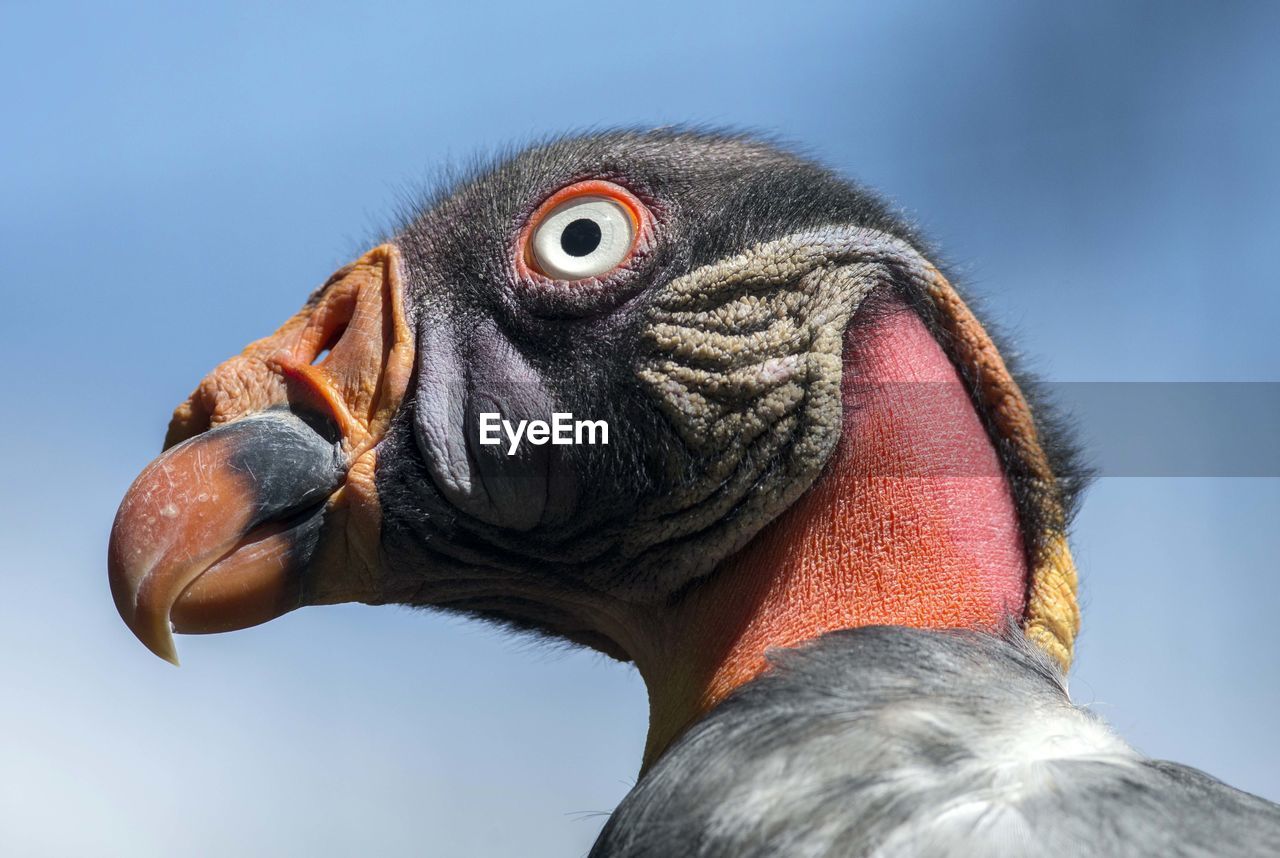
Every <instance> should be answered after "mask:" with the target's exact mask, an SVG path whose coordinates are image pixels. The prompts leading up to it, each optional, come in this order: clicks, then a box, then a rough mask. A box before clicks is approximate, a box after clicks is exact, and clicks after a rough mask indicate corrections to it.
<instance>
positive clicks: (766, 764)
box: [107, 128, 1280, 858]
mask: <svg viewBox="0 0 1280 858" xmlns="http://www.w3.org/2000/svg"><path fill="white" fill-rule="evenodd" d="M397 223H398V225H397V226H396V227H395V228H394V229H392V230H390V231H389V232H388V234H387V235H385V236H383V237H382V239H381V240H380V241H379V242H378V243H376V246H374V247H373V248H372V249H370V250H369V251H368V252H366V253H364V254H363V255H362V256H360V257H359V258H357V259H356V260H354V261H353V262H351V263H350V264H348V265H346V266H345V267H343V268H341V269H339V270H338V271H337V272H335V273H334V274H333V275H332V276H331V277H330V278H329V279H328V280H327V281H326V282H325V283H324V284H322V285H321V286H320V287H319V288H318V289H316V290H315V291H314V292H312V293H311V295H310V297H309V298H308V299H307V300H306V303H305V305H304V306H303V308H302V309H301V310H300V311H299V312H298V313H297V314H296V315H294V316H293V317H291V318H290V319H288V320H286V321H285V323H284V324H283V325H282V326H281V327H280V328H279V329H278V330H277V331H276V332H275V333H274V334H271V335H270V336H267V337H265V338H263V339H261V340H258V341H256V342H254V343H252V344H250V345H249V346H248V347H246V348H245V349H244V350H243V351H242V352H241V353H240V354H238V355H236V356H234V357H232V358H230V359H229V360H227V361H225V362H224V363H222V364H220V365H218V366H217V367H216V368H214V370H213V371H212V372H211V373H210V374H209V375H208V376H206V377H205V378H204V379H203V380H202V381H200V383H199V385H198V386H197V387H196V389H195V391H194V392H193V393H192V394H191V396H190V397H189V398H188V399H187V400H186V401H185V402H183V403H182V404H181V405H180V406H179V407H178V408H177V410H176V411H175V412H174V414H173V417H172V419H171V421H170V424H169V430H168V434H167V436H166V439H165V448H164V451H163V452H162V454H161V455H160V457H159V458H158V459H156V460H155V461H154V462H152V463H151V464H149V465H147V466H146V467H145V468H144V469H143V470H142V472H141V473H140V475H139V476H138V478H137V479H136V480H135V482H134V483H133V485H132V486H131V487H130V488H129V490H128V491H127V493H126V495H125V497H124V499H123V501H122V502H121V505H120V508H119V511H118V513H117V515H116V519H115V522H114V525H113V528H112V533H111V539H110V544H109V546H108V558H107V566H108V579H109V583H110V587H111V591H112V595H113V598H114V601H115V604H116V607H117V610H118V611H119V613H120V615H121V617H122V618H123V620H124V621H125V623H126V624H127V626H128V627H129V628H130V629H131V630H132V631H133V633H134V634H135V635H136V636H137V637H138V638H139V639H140V640H141V641H142V643H143V644H145V645H146V646H147V647H148V648H149V649H150V650H152V651H153V652H154V653H156V654H157V655H159V656H161V657H162V658H165V659H166V660H169V661H172V662H174V663H175V664H176V663H177V653H176V648H175V644H174V639H173V632H175V631H176V632H179V633H191V634H197V633H212V632H224V631H231V630H235V629H240V628H245V627H248V626H251V625H255V624H258V623H262V622H266V621H269V620H271V619H273V618H275V617H278V616H280V615H281V614H284V613H286V612H288V611H291V610H294V609H296V608H299V607H303V606H312V605H323V604H333V603H338V602H352V601H356V602H364V603H368V604H400V605H409V606H416V607H429V608H433V609H441V610H446V611H452V612H455V613H460V614H465V615H470V616H473V617H478V618H482V619H484V620H487V621H490V622H494V623H497V624H500V625H502V626H505V627H507V628H510V629H513V630H516V631H518V632H520V633H525V634H532V635H537V636H542V637H546V638H550V639H554V640H558V641H567V642H570V643H572V644H576V645H580V646H583V647H588V648H590V649H593V650H596V651H598V652H601V653H604V654H606V655H608V656H611V657H613V658H616V659H618V660H621V661H627V662H631V663H633V664H634V665H635V667H636V669H637V670H638V671H639V673H640V675H641V676H642V677H643V679H644V681H645V683H646V686H647V688H648V691H649V699H650V724H649V733H648V737H647V740H646V744H645V749H644V755H643V759H642V760H641V763H640V776H639V779H638V781H637V783H636V785H635V787H634V788H633V789H632V790H631V791H630V793H629V794H628V795H627V796H626V797H625V798H624V799H623V800H622V801H621V803H620V804H619V806H618V807H617V808H616V810H615V811H614V812H613V813H612V814H611V815H610V817H609V818H608V820H607V822H606V823H605V824H604V827H603V829H602V831H601V834H600V836H599V839H598V840H597V841H596V844H595V846H594V848H593V849H592V851H591V855H592V856H594V858H616V856H668V855H690V856H704V857H705V858H712V856H792V855H795V856H801V855H803V856H862V855H877V856H896V855H904V856H905V855H911V856H942V855H984V856H985V855H1028V854H1063V855H1074V854H1087V855H1126V856H1127V855H1134V856H1147V855H1151V856H1155V855H1159V856H1202V855H1203V856H1207V855H1217V856H1224V855H1225V856H1236V855H1263V854H1280V806H1277V805H1275V804H1272V803H1270V802H1267V801H1265V800H1263V799H1261V798H1258V797H1255V796H1253V795H1250V794H1248V793H1245V792H1242V791H1240V790H1236V789H1234V788H1232V787H1230V786H1228V785H1226V784H1224V783H1222V782H1221V781H1219V780H1217V779H1215V778H1213V777H1211V776H1209V775H1207V774H1204V773H1202V772H1200V771H1198V770H1195V769H1193V768H1190V767H1187V766H1183V765H1179V764H1176V763H1171V762H1165V761H1159V760H1153V759H1149V758H1147V757H1145V756H1143V755H1142V754H1140V753H1139V752H1138V751H1136V750H1135V749H1134V748H1132V747H1131V746H1130V745H1129V744H1127V743H1126V742H1124V741H1123V740H1122V739H1121V738H1120V737H1119V736H1118V735H1117V734H1116V733H1115V732H1114V731H1113V730H1112V729H1111V728H1110V727H1108V726H1107V725H1106V724H1105V723H1104V722H1103V721H1101V720H1100V719H1099V718H1098V717H1097V716H1096V715H1095V714H1093V713H1092V712H1091V711H1089V710H1088V709H1086V708H1084V707H1082V706H1078V705H1076V704H1075V703H1073V702H1072V700H1071V698H1070V695H1069V693H1068V685H1067V680H1066V675H1067V670H1068V668H1069V667H1070V664H1071V659H1072V655H1073V648H1074V643H1075V638H1076V635H1077V633H1078V630H1079V622H1080V614H1079V606H1078V600H1077V586H1078V584H1077V573H1076V570H1075V567H1074V564H1073V561H1072V559H1071V552H1070V548H1069V544H1068V537H1067V534H1068V529H1069V526H1070V522H1071V519H1072V516H1073V514H1074V511H1075V509H1076V507H1077V506H1078V503H1079V500H1080V498H1081V495H1082V492H1083V490H1084V488H1085V486H1086V484H1087V482H1088V477H1089V474H1088V468H1087V467H1086V466H1085V465H1084V464H1082V463H1083V458H1082V456H1081V454H1080V452H1079V450H1078V446H1077V445H1076V443H1075V442H1074V441H1073V439H1072V433H1071V431H1070V427H1069V426H1068V424H1067V423H1066V421H1064V420H1063V419H1062V417H1061V416H1060V415H1059V414H1058V413H1057V412H1056V411H1055V410H1054V408H1053V406H1052V403H1051V402H1049V401H1048V398H1047V397H1046V396H1044V395H1043V392H1042V391H1041V389H1040V388H1039V387H1038V386H1037V385H1036V384H1035V383H1034V381H1033V380H1032V379H1030V377H1029V376H1026V375H1025V374H1024V373H1022V372H1021V370H1020V369H1018V364H1017V361H1016V360H1014V358H1015V357H1016V355H1015V353H1014V352H1013V351H1012V349H1010V348H1007V347H1005V346H1004V344H1003V339H1002V338H1001V337H1000V336H999V335H998V333H993V331H992V330H991V329H990V328H989V326H987V325H984V324H983V323H982V322H981V321H980V320H979V317H978V316H977V315H976V314H975V313H974V311H973V309H972V308H971V307H970V305H969V303H967V302H966V301H965V300H964V299H963V298H962V297H961V294H960V292H959V291H958V290H957V289H956V287H955V286H954V285H953V278H951V277H949V276H948V275H947V274H946V273H945V269H944V268H943V267H940V263H938V262H937V260H938V255H937V253H936V252H935V251H934V250H933V248H932V247H931V246H930V245H929V244H928V242H927V241H926V240H925V239H924V237H923V236H922V235H920V234H919V232H918V230H917V229H916V228H915V227H914V226H913V225H912V224H911V223H910V222H908V220H907V219H905V218H904V217H902V216H901V215H899V214H898V213H896V212H895V211H894V210H893V208H891V207H890V205H889V204H887V203H886V202H884V201H883V200H882V199H881V198H880V197H879V196H877V195H876V194H875V193H873V192H872V191H870V190H868V189H866V188H864V187H862V186H861V185H859V184H857V183H855V182H852V181H850V180H848V179H846V178H845V177H843V176H841V175H840V174H838V173H836V172H835V171H833V170H831V169H829V168H827V167H825V166H823V165H822V164H820V163H819V162H818V161H817V160H815V159H813V158H811V157H808V156H807V155H805V154H803V153H801V152H798V151H796V150H795V149H793V148H790V147H788V146H785V145H781V144H779V143H777V142H776V141H773V140H770V139H766V138H762V137H757V136H753V135H750V134H742V133H723V132H715V131H707V130H701V129H688V128H663V129H657V130H627V129H624V130H619V131H606V132H598V133H591V134H586V135H580V136H566V137H559V138H551V139H548V140H545V141H542V142H540V143H536V144H534V145H532V146H529V147H527V148H525V149H523V150H520V151H516V152H510V153H507V154H506V155H504V156H502V157H500V158H498V159H496V160H495V161H492V162H489V163H486V164H483V165H478V166H476V167H475V168H473V169H472V170H470V171H468V172H466V173H464V174H463V175H461V176H459V177H457V178H456V179H455V180H454V181H453V182H452V183H450V184H447V185H445V186H443V187H442V188H441V189H439V190H437V191H435V192H433V193H430V194H428V195H426V196H424V197H423V198H422V199H420V200H417V201H415V202H414V203H412V204H410V205H407V206H406V207H405V209H404V211H403V212H401V214H400V216H399V219H398V221H397Z"/></svg>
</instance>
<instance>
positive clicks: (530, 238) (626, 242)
mask: <svg viewBox="0 0 1280 858" xmlns="http://www.w3.org/2000/svg"><path fill="white" fill-rule="evenodd" d="M652 220H653V216H652V214H651V213H650V212H649V209H648V208H647V207H646V206H645V205H644V203H642V202H641V201H640V200H639V199H638V198H637V197H636V195H635V194H633V193H631V192H630V191H628V190H627V189H626V188H624V187H622V186H621V185H616V184H614V183H613V182H607V181H603V180H600V179H589V180H587V181H582V182H575V183H573V184H572V185H569V186H568V187H565V188H561V189H560V190H559V191H556V192H555V193H554V194H552V195H551V196H550V197H548V198H547V199H546V200H544V201H543V203H542V204H541V205H540V206H538V208H537V209H536V210H535V211H534V212H533V214H532V216H530V218H529V222H528V224H526V225H525V227H524V229H522V230H521V231H520V236H519V238H518V240H517V245H516V254H515V257H516V269H517V273H518V274H520V275H521V276H529V275H530V274H533V275H538V276H541V277H545V278H548V279H551V280H557V281H562V282H577V281H582V280H591V279H595V278H599V277H603V276H605V275H607V274H609V273H611V272H613V271H615V270H617V269H618V268H621V267H623V266H625V265H626V264H627V263H628V262H629V261H630V260H631V258H632V256H633V255H634V254H635V252H636V249H637V248H638V247H641V246H642V245H643V244H644V243H646V242H647V241H648V240H649V234H650V232H651V230H652Z"/></svg>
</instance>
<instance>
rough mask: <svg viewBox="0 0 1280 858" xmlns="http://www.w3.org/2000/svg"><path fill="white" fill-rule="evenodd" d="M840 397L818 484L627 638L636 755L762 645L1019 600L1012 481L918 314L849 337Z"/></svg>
mask: <svg viewBox="0 0 1280 858" xmlns="http://www.w3.org/2000/svg"><path fill="white" fill-rule="evenodd" d="M855 339H856V343H855V342H854V340H855ZM843 398H844V403H845V419H844V429H843V436H842V438H841V440H840V442H839V444H838V445H837V448H836V450H835V452H834V453H833V456H832V460H831V461H830V463H829V464H828V466H827V469H826V470H825V471H824V473H823V475H822V476H821V477H820V478H819V480H818V481H817V482H816V483H815V484H814V485H813V487H812V488H811V489H810V490H809V491H808V492H807V493H806V494H805V495H804V496H803V497H802V498H801V499H800V500H799V501H798V502H797V503H796V504H795V505H794V506H792V507H791V508H790V509H789V510H787V511H786V512H785V513H783V514H782V515H781V516H780V517H779V518H778V519H776V520H775V521H774V522H772V523H771V524H770V525H769V526H767V527H766V528H765V529H764V530H763V531H762V532H761V533H760V534H759V535H758V536H757V537H756V538H755V539H754V540H753V541H752V542H751V543H750V544H749V545H748V546H747V547H746V548H745V549H743V550H742V551H740V552H739V553H738V554H736V555H734V556H733V557H731V558H729V559H728V560H726V561H725V562H724V563H723V564H722V565H721V566H720V568H719V569H718V570H717V571H716V573H715V574H714V575H713V576H712V577H711V579H710V580H709V581H708V582H707V583H706V584H704V585H702V586H700V587H698V588H697V589H695V590H694V591H693V592H692V593H690V594H689V595H688V596H687V597H686V598H685V599H683V600H682V601H681V603H680V604H679V605H678V606H677V607H675V608H674V609H670V608H669V609H668V610H667V612H666V613H665V614H664V615H660V616H654V617H650V618H647V621H646V623H645V627H646V628H647V629H648V631H649V634H647V635H645V636H644V639H645V641H646V643H647V645H646V646H644V647H642V648H641V650H640V651H639V652H637V651H634V650H633V652H632V655H633V657H634V658H635V661H636V664H637V667H638V668H639V670H640V672H641V675H642V676H643V677H644V679H645V682H646V684H647V685H648V688H649V701H650V723H649V737H648V742H647V744H646V748H645V756H644V764H643V768H644V769H647V768H648V767H649V766H650V765H651V764H652V763H653V762H654V761H655V760H656V759H657V758H658V756H660V755H661V753H662V752H663V751H664V750H665V749H666V748H667V746H668V745H669V744H670V743H671V741H672V740H674V739H675V738H676V737H677V736H678V735H679V734H680V733H681V732H683V731H684V729H685V728H687V727H688V726H689V725H690V724H691V723H693V722H694V721H695V720H697V719H698V718H700V717H701V716H702V715H704V714H706V713H707V712H708V711H709V710H710V709H712V708H713V707H714V706H716V704H718V703H719V702H720V701H722V700H723V699H724V698H725V697H726V696H727V695H728V694H729V693H730V692H732V691H733V690H734V689H735V688H737V687H739V686H740V685H742V684H743V683H745V682H749V681H750V680H752V679H754V678H755V677H756V676H758V675H759V674H760V673H761V672H762V671H763V670H765V668H766V667H767V661H766V653H767V651H768V650H770V649H772V648H775V647H788V646H794V645H797V644H801V643H803V642H805V641H808V640H812V639H813V638H815V637H817V636H819V635H822V634H824V633H825V632H829V631H834V630H836V629H846V628H852V627H855V626H864V625H880V624H891V625H906V626H916V627H927V628H948V627H964V628H981V629H988V630H999V629H1001V628H1003V627H1004V625H1005V623H1006V622H1007V621H1008V618H1009V617H1010V616H1017V615H1020V614H1021V612H1022V610H1023V608H1024V603H1025V590H1026V582H1027V565H1026V559H1025V554H1024V551H1023V544H1022V538H1021V535H1020V532H1019V529H1018V524H1017V517H1016V513H1015V509H1014V505H1013V500H1012V497H1011V496H1010V492H1009V487H1008V483H1007V482H1006V480H1005V478H1004V475H1003V471H1002V469H1001V466H1000V462H999V460H998V458H997V456H996V452H995V449H994V448H993V447H992V444H991V441H990V440H989V438H988V436H987V433H986V430H985V429H984V428H983V426H982V424H981V422H980V420H979V418H978V416H977V413H976V412H975V411H974V409H973V406H972V404H971V403H970V400H969V397H968V394H967V392H966V390H965V388H964V386H963V384H962V382H961V380H960V378H959V376H958V374H957V373H956V370H955V369H954V367H952V365H951V363H950V362H949V361H948V360H947V358H946V356H945V354H944V353H943V351H942V349H941V348H940V347H939V346H938V344H937V343H936V342H935V341H934V339H933V337H932V336H931V335H930V334H929V332H928V331H927V330H926V329H925V327H924V325H923V323H922V322H921V321H920V320H919V319H918V318H917V317H916V316H915V315H914V314H913V313H909V312H906V311H905V310H904V311H902V312H894V313H892V314H891V315H889V316H888V317H887V318H884V319H881V320H877V322H876V323H875V324H874V326H872V327H871V329H870V330H867V329H865V328H864V329H860V330H858V331H856V337H855V336H852V335H851V336H848V337H846V345H845V373H844V390H843ZM655 633H656V634H655ZM654 644H656V646H654Z"/></svg>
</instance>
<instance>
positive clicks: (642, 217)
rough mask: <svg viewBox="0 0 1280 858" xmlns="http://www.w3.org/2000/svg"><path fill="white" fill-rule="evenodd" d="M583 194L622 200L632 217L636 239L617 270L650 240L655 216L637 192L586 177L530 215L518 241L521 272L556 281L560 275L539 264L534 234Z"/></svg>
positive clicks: (559, 191) (549, 199)
mask: <svg viewBox="0 0 1280 858" xmlns="http://www.w3.org/2000/svg"><path fill="white" fill-rule="evenodd" d="M579 197H605V198H607V199H610V200H613V201H615V202H617V203H619V204H620V205H621V206H622V208H623V210H624V211H626V212H627V214H628V215H629V216H630V217H631V225H632V228H633V231H634V233H635V237H634V239H633V240H632V243H631V249H630V250H629V251H628V252H627V256H626V257H625V258H624V259H623V261H622V262H620V263H618V265H617V266H615V268H614V270H617V269H618V268H622V267H624V266H625V265H626V264H627V262H628V261H630V259H631V258H632V257H633V256H634V255H635V251H636V248H638V247H641V246H642V245H643V244H644V243H645V242H646V241H647V240H648V238H649V234H650V231H651V229H652V221H653V215H652V214H651V213H650V212H649V209H648V208H647V207H646V206H645V204H644V203H642V202H641V201H640V200H639V198H638V197H636V195H635V194H633V193H631V191H629V190H627V189H626V188H624V187H622V186H621V185H618V184H615V183H613V182H608V181H605V180H603V179H586V180H584V181H581V182H574V183H573V184H571V185H566V186H565V187H563V188H561V189H560V190H558V191H556V192H555V193H554V194H552V195H551V196H549V197H547V198H546V199H545V200H543V201H542V203H541V204H539V206H538V207H537V208H536V209H535V210H534V212H533V214H532V215H530V217H529V221H528V223H526V224H525V225H524V227H523V228H522V229H521V230H520V235H519V238H518V239H517V242H516V254H515V257H516V269H517V273H518V274H520V275H521V276H522V277H528V276H530V275H536V276H538V277H543V278H546V279H548V280H556V278H554V277H551V276H550V275H548V274H546V273H545V272H544V271H542V270H541V269H540V268H539V267H538V264H537V261H536V260H535V258H534V254H533V242H532V237H533V234H534V232H535V231H536V230H537V228H538V226H539V225H540V224H541V223H542V221H543V220H544V219H545V218H546V217H547V215H549V214H550V213H551V212H553V211H555V210H556V209H557V208H559V207H560V206H562V205H564V204H565V203H566V202H569V201H571V200H575V199H577V198H579ZM557 282H572V281H557Z"/></svg>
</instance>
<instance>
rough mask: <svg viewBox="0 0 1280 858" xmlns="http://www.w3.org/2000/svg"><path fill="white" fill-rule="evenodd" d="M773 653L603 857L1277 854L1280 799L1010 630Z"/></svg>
mask: <svg viewBox="0 0 1280 858" xmlns="http://www.w3.org/2000/svg"><path fill="white" fill-rule="evenodd" d="M773 660H774V668H773V669H772V670H771V671H770V672H769V673H768V674H766V675H765V676H764V677H762V678H761V679H758V680H756V681H755V682H752V683H750V684H748V685H747V686H744V687H743V688H742V689H740V690H739V691H738V692H737V693H736V694H735V695H733V696H732V697H731V698H730V699H729V700H728V701H727V702H726V703H725V704H723V705H721V706H720V707H718V708H717V709H716V710H714V711H713V712H712V713H711V714H710V715H708V716H707V717H706V718H704V719H703V720H702V721H701V722H699V723H698V724H696V725H695V726H694V727H692V728H691V729H690V730H689V732H688V733H687V734H686V735H684V736H683V737H682V738H681V739H680V740H679V741H678V742H677V743H676V744H675V745H674V746H673V747H672V748H671V749H670V750H669V751H668V752H667V753H666V754H665V755H664V756H663V757H662V758H661V759H660V760H659V761H658V763H657V764H656V765H655V766H654V768H653V769H652V770H651V771H650V772H648V773H647V774H646V775H645V776H644V777H643V778H642V779H641V781H640V783H639V784H638V785H637V786H636V788H635V789H634V790H632V792H631V793H630V795H628V796H627V798H626V799H625V800H624V801H623V802H622V804H621V805H620V806H619V807H618V809H617V810H616V811H615V812H614V814H613V816H612V818H611V819H610V820H609V822H608V823H607V824H606V826H605V828H604V831H603V832H602V833H601V835H600V838H599V840H598V841H597V843H596V845H595V848H594V849H593V850H592V851H591V858H623V856H626V858H640V856H653V858H658V856H689V858H720V856H724V858H729V856H733V858H777V856H809V858H817V856H850V858H852V856H876V858H899V856H901V858H908V856H915V858H929V856H967V855H974V856H1024V855H1046V856H1067V855H1072V856H1074V855H1080V856H1161V858H1169V856H1187V857H1188V858H1190V856H1205V858H1208V856H1267V855H1280V806H1277V805H1274V804H1271V803H1270V802H1267V801H1264V800H1262V799H1260V798H1257V797H1255V796H1252V795H1249V794H1248V793H1244V792H1241V791H1239V790H1236V789H1232V788H1231V787H1229V786H1227V785H1225V784H1223V783H1221V782H1220V781H1217V780H1215V779H1214V778H1212V777H1210V776H1208V775H1206V774H1204V773H1203V772H1200V771H1198V770H1196V769H1192V768H1188V767H1186V766H1181V765H1178V764H1176V763H1169V762H1164V761H1159V760H1149V759H1146V758H1144V757H1142V756H1141V755H1139V754H1138V753H1137V752H1136V751H1134V750H1133V749H1132V748H1130V747H1129V746H1128V745H1126V744H1125V743H1124V742H1122V741H1121V740H1120V739H1118V738H1117V737H1115V736H1114V735H1113V734H1112V733H1111V732H1110V730H1109V729H1108V728H1107V727H1106V726H1105V725H1103V724H1102V723H1101V722H1100V721H1098V720H1097V719H1096V718H1094V716H1092V715H1091V714H1090V713H1088V712H1086V711H1085V710H1083V709H1080V708H1078V707H1076V706H1074V705H1073V704H1072V703H1071V701H1070V699H1069V698H1068V696H1067V692H1066V688H1065V685H1064V679H1063V677H1062V675H1061V674H1060V673H1059V672H1058V671H1057V669H1056V668H1054V667H1053V666H1051V665H1050V664H1049V663H1048V661H1047V660H1046V659H1045V658H1044V657H1043V656H1042V655H1041V654H1039V653H1038V652H1037V651H1036V650H1035V648H1034V647H1032V646H1031V645H1030V644H1028V643H1027V642H1026V641H1024V640H1022V639H1021V638H1020V637H1019V636H1018V635H1017V634H1016V632H1015V633H1011V634H1010V636H1009V637H1008V639H1005V640H1002V639H999V638H997V637H994V636H990V635H981V634H977V633H963V632H939V631H921V630H914V629H906V628H893V627H871V628H862V629H851V630H846V631H842V632H835V633H832V634H828V635H826V636H824V637H822V638H820V639H818V640H817V641H816V642H814V643H812V644H810V645H808V646H806V647H803V648H800V649H796V650H786V651H779V652H776V653H775V654H774V656H773Z"/></svg>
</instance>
